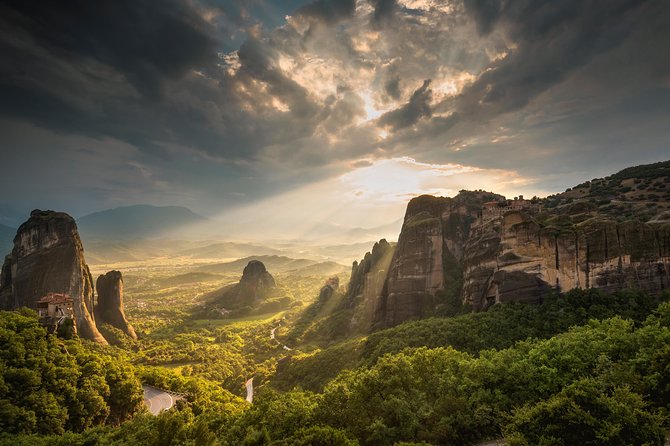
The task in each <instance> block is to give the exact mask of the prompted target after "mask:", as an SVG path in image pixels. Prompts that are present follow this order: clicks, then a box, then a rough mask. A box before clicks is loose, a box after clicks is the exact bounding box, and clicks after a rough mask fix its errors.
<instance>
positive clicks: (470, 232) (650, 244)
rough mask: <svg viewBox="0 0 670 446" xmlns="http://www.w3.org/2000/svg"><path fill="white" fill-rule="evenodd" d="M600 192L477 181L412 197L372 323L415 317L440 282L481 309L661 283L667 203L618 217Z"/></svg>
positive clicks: (429, 305)
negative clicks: (525, 189)
mask: <svg viewBox="0 0 670 446" xmlns="http://www.w3.org/2000/svg"><path fill="white" fill-rule="evenodd" d="M600 183H602V182H600ZM600 183H596V184H597V185H600ZM656 184H660V183H659V182H657V183H656ZM599 187H600V186H599ZM656 187H660V186H656ZM596 191H598V189H596ZM571 193H574V192H571ZM622 197H624V198H627V197H626V196H623V195H622ZM608 200H609V199H608ZM601 201H602V202H603V203H604V204H601V205H598V203H599V201H598V200H597V199H594V198H593V197H590V196H587V197H586V198H585V199H578V198H574V197H572V196H569V197H568V198H567V199H563V201H560V200H558V199H557V198H555V197H553V198H552V197H550V198H547V199H544V200H540V199H534V200H532V201H530V200H524V199H523V197H519V198H517V199H514V200H507V199H505V198H504V197H502V196H500V195H495V194H491V193H486V192H481V191H479V192H467V191H461V193H459V195H457V196H456V197H454V198H442V197H430V196H421V197H417V198H415V199H413V200H411V201H410V203H409V204H408V207H407V213H406V215H405V220H404V224H403V227H402V230H401V233H400V236H399V239H398V245H397V247H396V250H395V253H394V254H393V258H392V260H391V263H390V266H389V270H388V274H387V276H386V280H385V282H384V286H383V289H382V291H381V293H380V295H379V298H378V299H377V305H376V310H375V318H374V319H375V326H377V327H384V326H392V325H396V324H399V323H401V322H404V321H406V320H410V319H415V318H420V317H424V316H426V315H428V314H430V313H431V311H432V310H433V309H434V308H435V305H436V302H437V301H438V300H439V299H440V298H441V297H445V296H446V293H447V292H449V293H454V294H455V297H457V298H458V297H460V299H461V302H462V303H463V304H464V305H466V306H469V307H470V308H472V309H473V310H475V311H480V310H484V309H486V308H488V307H489V306H491V305H493V304H496V303H501V302H509V301H523V302H541V301H542V299H543V298H544V297H545V296H547V295H549V294H550V293H552V292H554V291H567V290H570V289H573V288H599V289H602V290H605V291H607V292H613V291H617V290H622V289H628V288H631V289H633V288H634V289H640V290H644V291H647V292H649V293H652V294H653V293H659V292H661V291H663V290H667V289H670V212H667V211H664V212H660V213H659V214H657V215H655V216H653V218H650V219H649V220H648V221H647V222H643V221H640V220H638V219H635V218H627V219H626V220H625V221H618V220H617V218H616V213H614V214H613V213H612V211H611V209H616V207H612V206H622V205H621V204H619V203H618V202H614V204H610V201H607V200H601ZM556 203H561V204H560V206H559V207H556ZM653 204H654V206H656V208H662V207H663V203H660V204H659V203H656V202H654V203H653ZM631 206H634V205H632V204H631ZM644 207H645V208H651V207H650V206H644ZM654 209H655V208H654ZM357 268H358V266H356V267H355V268H354V273H355V274H352V285H351V286H352V287H353V288H352V289H353V290H356V291H355V292H358V291H357V290H358V289H359V288H360V282H361V281H360V278H359V276H360V273H359V272H358V271H357Z"/></svg>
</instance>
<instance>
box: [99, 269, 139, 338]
mask: <svg viewBox="0 0 670 446" xmlns="http://www.w3.org/2000/svg"><path fill="white" fill-rule="evenodd" d="M95 289H96V291H97V294H98V299H97V302H96V305H95V321H96V323H97V324H98V325H100V324H105V323H106V324H109V325H111V326H112V327H115V328H118V329H119V330H121V331H123V332H124V333H125V334H127V335H128V336H130V337H131V338H133V339H137V334H135V329H134V328H133V327H132V325H130V323H129V322H128V320H127V319H126V314H125V312H124V310H123V275H122V274H121V272H120V271H109V272H108V273H107V274H103V275H100V276H99V277H98V280H97V281H96V283H95Z"/></svg>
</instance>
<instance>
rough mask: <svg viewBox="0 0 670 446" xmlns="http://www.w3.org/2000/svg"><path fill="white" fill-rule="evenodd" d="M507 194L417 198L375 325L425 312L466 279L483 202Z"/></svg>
mask: <svg viewBox="0 0 670 446" xmlns="http://www.w3.org/2000/svg"><path fill="white" fill-rule="evenodd" d="M502 198H503V197H501V196H499V195H496V194H492V193H489V192H481V191H479V192H467V191H463V192H461V193H460V194H459V195H458V196H456V197H454V198H444V197H433V196H429V195H422V196H420V197H417V198H414V199H412V200H411V201H410V202H409V204H408V205H407V212H406V213H405V220H404V222H403V226H402V229H401V232H400V236H399V237H398V245H397V247H396V249H395V253H394V254H393V258H392V260H391V263H390V266H389V271H388V275H387V277H386V282H385V284H384V286H383V289H382V292H381V295H380V297H379V299H378V301H377V305H376V309H375V317H374V325H376V326H382V327H383V326H393V325H396V324H399V323H401V322H404V321H407V320H410V319H416V318H420V317H422V316H424V315H425V314H426V312H427V311H429V310H430V309H431V308H432V307H433V304H434V297H435V295H436V294H437V293H438V292H439V291H441V290H442V289H444V288H445V287H448V286H451V285H452V284H453V283H454V282H455V281H458V280H460V278H461V264H460V262H461V259H462V258H463V254H464V247H465V244H466V242H467V240H468V236H469V233H470V225H471V224H472V223H473V222H474V221H475V220H476V219H477V218H478V217H479V216H480V215H481V208H482V204H483V203H484V202H486V201H491V200H495V199H502Z"/></svg>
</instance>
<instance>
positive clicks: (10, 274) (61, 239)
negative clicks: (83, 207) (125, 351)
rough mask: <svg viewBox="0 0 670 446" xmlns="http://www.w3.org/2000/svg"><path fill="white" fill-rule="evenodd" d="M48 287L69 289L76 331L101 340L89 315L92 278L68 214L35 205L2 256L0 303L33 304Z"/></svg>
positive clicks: (60, 290)
mask: <svg viewBox="0 0 670 446" xmlns="http://www.w3.org/2000/svg"><path fill="white" fill-rule="evenodd" d="M48 293H63V294H68V295H70V296H71V297H72V299H73V311H74V318H75V323H76V327H77V332H78V333H79V335H80V336H81V337H83V338H86V339H90V340H93V341H95V342H99V343H103V344H106V341H105V339H104V338H103V337H102V335H101V334H100V332H98V329H97V328H96V326H95V322H94V319H93V316H92V313H93V311H92V310H93V293H94V291H93V279H92V277H91V273H90V271H89V269H88V266H87V265H86V263H85V261H84V252H83V247H82V243H81V240H80V238H79V234H78V233H77V225H76V224H75V222H74V219H73V218H72V217H70V216H69V215H67V214H65V213H62V212H54V211H40V210H35V211H33V212H32V213H31V214H30V219H28V221H26V222H25V223H23V224H22V225H21V226H20V227H19V229H18V231H17V234H16V237H15V238H14V248H13V250H12V253H11V254H10V255H8V256H7V257H6V258H5V263H4V265H3V267H2V278H1V280H0V305H1V306H2V308H3V309H14V308H19V307H23V306H26V307H31V308H35V307H36V304H37V301H38V300H39V299H40V298H41V297H43V296H46V295H47V294H48Z"/></svg>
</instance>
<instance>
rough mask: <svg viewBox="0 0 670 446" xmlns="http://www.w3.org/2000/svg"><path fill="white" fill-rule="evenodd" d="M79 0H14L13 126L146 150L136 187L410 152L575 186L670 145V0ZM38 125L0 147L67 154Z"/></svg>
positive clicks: (136, 152) (111, 187)
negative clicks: (669, 49) (590, 172)
mask: <svg viewBox="0 0 670 446" xmlns="http://www.w3.org/2000/svg"><path fill="white" fill-rule="evenodd" d="M300 4H302V5H303V6H300ZM65 5H66V6H68V7H64V4H63V2H37V3H35V2H29V3H26V2H18V1H16V0H10V1H9V2H4V3H3V5H2V6H0V13H1V14H0V94H1V95H2V98H3V100H2V101H0V117H1V118H3V119H2V120H0V132H3V134H6V133H7V132H8V131H9V130H11V129H12V128H13V127H15V126H16V124H17V123H21V124H25V126H23V127H21V128H23V129H33V128H42V129H46V131H47V133H49V134H51V135H52V137H53V135H58V138H57V140H58V144H55V145H54V148H53V149H52V150H58V151H62V152H63V153H64V154H66V155H67V157H66V158H67V159H68V160H70V161H71V162H72V163H73V164H75V165H76V164H77V163H78V162H79V161H77V157H76V155H73V153H72V152H70V150H71V149H69V148H68V147H69V146H68V140H70V141H72V143H73V144H80V142H81V141H82V140H85V141H87V144H89V145H91V146H92V147H95V146H99V147H101V148H102V147H104V149H105V150H104V151H99V152H97V153H98V156H106V157H109V159H110V160H114V159H115V157H117V156H118V157H130V158H131V159H130V160H128V161H130V162H132V163H133V164H127V166H143V169H139V168H132V169H128V171H127V172H126V174H127V176H125V177H124V182H125V183H124V184H125V185H126V186H125V187H124V188H123V189H122V191H120V192H118V194H119V195H123V194H127V192H124V191H127V190H130V189H131V188H132V186H131V184H132V183H133V182H135V183H134V184H136V185H137V186H139V187H145V188H151V190H155V191H156V193H158V191H159V186H160V187H162V188H163V190H164V191H166V192H165V193H166V195H169V196H171V197H182V199H184V200H191V199H192V197H196V196H203V197H204V198H203V202H205V201H206V202H207V206H210V205H212V206H215V205H217V200H221V197H226V202H225V203H221V204H220V206H221V207H225V206H228V205H229V204H230V203H231V202H233V204H236V203H237V201H235V200H238V199H239V200H241V198H240V197H242V195H240V194H244V197H245V199H247V200H254V199H258V198H261V197H264V196H268V195H272V194H275V193H278V192H279V191H282V190H287V189H289V188H292V187H298V186H306V185H308V184H310V182H313V181H322V180H324V179H325V178H329V177H334V176H338V175H341V174H343V173H345V172H346V171H348V170H350V169H352V167H351V166H353V165H356V163H357V162H359V161H360V160H366V161H365V162H367V163H375V162H378V161H381V160H384V159H391V158H402V157H412V158H414V159H417V160H418V162H426V163H429V164H441V165H448V164H450V163H457V164H461V165H466V166H472V167H477V168H482V169H489V170H490V169H492V168H493V167H496V166H497V167H498V168H500V169H505V170H507V171H515V170H521V169H523V171H524V172H526V171H528V172H532V173H533V176H534V177H537V178H540V180H539V181H546V184H547V185H551V187H558V186H560V184H561V181H563V182H568V181H572V180H569V179H568V177H570V176H571V175H572V176H574V175H577V174H576V173H575V172H577V171H578V170H579V169H581V170H585V169H588V168H594V169H595V168H596V167H594V166H598V168H602V169H606V168H607V169H613V168H616V167H621V166H623V165H626V164H634V163H635V162H636V161H637V160H638V159H640V160H641V159H645V160H657V159H660V158H663V157H667V155H664V154H663V153H664V152H663V150H666V151H667V147H665V146H664V145H663V144H662V141H664V140H665V141H667V138H668V137H670V135H668V132H670V130H668V128H667V125H665V126H663V123H664V120H666V121H665V123H666V124H667V113H664V110H666V111H667V103H668V90H669V89H670V82H668V79H670V63H668V58H667V57H663V56H664V54H665V51H666V48H665V42H667V41H668V39H670V27H667V26H666V23H665V22H664V20H665V19H664V18H665V17H668V15H669V14H670V3H668V2H659V1H651V0H647V1H644V0H643V1H633V0H611V1H608V2H601V1H596V0H584V1H577V0H565V1H560V2H555V1H531V0H508V1H492V0H450V1H437V0H395V1H389V0H361V1H358V2H354V1H335V0H330V1H327V0H319V1H314V2H311V3H308V4H306V5H305V4H304V2H298V1H292V2H272V1H269V0H263V1H254V2H243V1H239V0H235V1H225V2H219V1H215V0H167V1H165V2H159V1H158V0H147V1H143V2H135V1H129V0H121V1H119V2H102V3H101V2H94V3H91V2H84V1H83V0H78V1H75V0H72V1H69V2H67V3H66V4H65ZM286 14H288V18H286V19H284V16H285V15H286ZM269 24H273V25H269ZM274 24H278V26H274ZM25 133H26V134H25V135H24V136H23V142H21V143H20V144H19V142H18V141H19V140H20V139H21V138H20V135H16V141H17V143H16V144H14V145H12V146H11V147H10V146H9V145H7V144H5V145H4V146H3V147H2V148H1V149H0V150H3V151H9V150H18V147H20V148H21V150H26V151H28V152H29V153H32V154H34V157H35V158H36V159H38V158H39V156H41V155H43V154H44V153H50V152H49V150H48V143H47V141H48V138H46V137H44V138H43V139H42V140H41V142H42V143H43V144H44V145H40V146H37V145H35V144H32V143H29V142H30V141H32V139H31V137H30V133H31V131H30V130H25ZM612 134H617V135H618V138H616V140H613V139H612V138H611V136H610V135H612ZM624 142H625V145H627V146H630V145H634V146H635V148H636V150H637V152H636V153H634V152H633V151H632V150H630V147H626V146H624ZM14 147H15V148H17V149H14ZM56 147H57V148H56ZM128 147H130V148H132V149H133V150H129V149H128ZM664 147H665V149H664ZM121 148H123V149H121ZM604 154H608V155H609V154H616V157H613V158H612V159H615V160H616V161H612V162H611V163H614V164H616V166H614V167H613V164H612V165H610V166H608V167H604V166H602V165H603V164H604V163H605V162H606V161H605V160H604V159H605V158H606V157H605V156H604ZM38 155H39V156H38ZM584 158H587V161H588V162H587V163H585V162H583V159H584ZM3 160H4V159H3ZM117 161H118V160H117ZM83 164H84V163H83V162H82V165H83ZM28 165H29V163H28V162H27V161H26V159H23V161H22V162H21V164H20V166H21V167H20V168H16V169H10V170H9V171H8V172H7V173H6V175H5V177H4V178H0V185H2V186H5V187H6V186H7V185H9V184H12V183H13V182H15V181H17V180H18V179H20V177H22V176H25V172H26V171H29V169H28V167H26V166H28ZM520 166H522V167H520ZM131 171H132V172H134V176H133V175H131V173H130V172H131ZM142 172H145V173H146V172H151V173H152V176H151V179H152V181H148V177H145V176H143V174H142ZM236 172H237V173H236ZM224 177H225V178H224ZM248 178H253V180H250V179H248ZM570 178H572V177H570ZM84 179H86V180H87V181H89V182H90V184H89V187H92V188H99V189H105V188H106V189H107V190H108V191H119V190H120V189H116V186H117V185H116V184H114V182H113V178H111V177H105V178H104V183H105V184H104V185H101V184H94V183H95V178H93V177H88V176H85V177H84V178H82V179H81V181H78V182H75V181H74V180H72V181H69V184H70V186H69V187H70V189H71V190H75V189H76V188H82V187H84V184H83V183H82V181H83V180H84ZM67 183H68V181H65V180H64V182H63V188H62V191H61V192H62V193H65V192H64V191H65V190H67V187H66V184H67ZM567 185H569V183H568V184H566V185H564V187H567ZM475 186H476V185H475ZM538 187H539V186H538ZM542 187H544V186H542ZM42 189H44V188H42ZM178 189H179V190H178ZM96 190H97V189H96ZM180 190H187V191H188V197H187V198H185V197H183V195H180V194H179V193H178V192H179V191H180ZM98 192H99V194H100V196H103V195H104V196H105V197H107V198H105V199H108V198H109V196H111V195H113V193H111V192H110V194H107V195H105V194H104V193H103V191H102V190H100V191H98ZM230 192H232V194H231V193H230ZM73 194H74V195H77V196H79V195H78V192H77V193H74V192H73ZM127 195H128V198H126V199H127V200H131V199H132V198H131V197H130V195H131V194H129V193H128V194H127ZM152 197H155V195H152ZM236 197H237V198H236Z"/></svg>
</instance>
